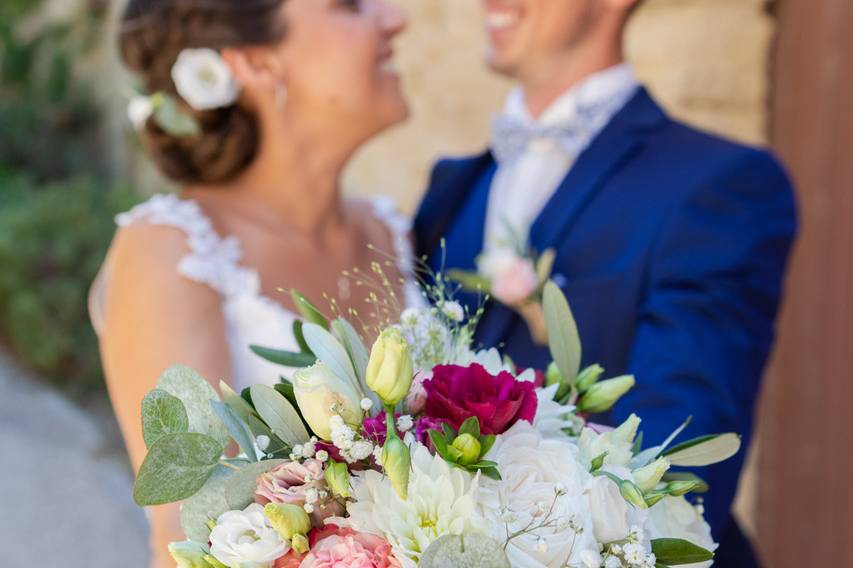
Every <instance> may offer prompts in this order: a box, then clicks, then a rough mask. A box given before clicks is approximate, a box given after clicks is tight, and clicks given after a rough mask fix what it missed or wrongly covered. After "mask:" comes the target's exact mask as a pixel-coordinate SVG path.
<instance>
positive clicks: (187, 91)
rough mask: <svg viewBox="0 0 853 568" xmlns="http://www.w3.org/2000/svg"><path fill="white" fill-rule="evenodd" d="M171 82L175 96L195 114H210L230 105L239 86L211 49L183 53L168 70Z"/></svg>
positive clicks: (216, 53)
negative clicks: (200, 112)
mask: <svg viewBox="0 0 853 568" xmlns="http://www.w3.org/2000/svg"><path fill="white" fill-rule="evenodd" d="M172 81H174V83H175V88H176V89H177V90H178V94H180V95H181V98H183V99H184V100H185V101H186V102H187V104H188V105H190V106H191V107H192V108H194V109H195V110H200V111H204V110H212V109H216V108H222V107H227V106H231V105H233V104H234V103H235V102H237V99H238V97H239V96H240V85H239V84H238V83H237V79H236V78H235V77H234V74H233V73H232V72H231V68H230V67H228V64H227V63H225V60H224V59H222V56H221V55H219V52H218V51H216V50H213V49H208V48H201V49H185V50H183V51H182V52H181V53H180V54H179V55H178V59H177V60H176V61H175V65H174V66H173V67H172Z"/></svg>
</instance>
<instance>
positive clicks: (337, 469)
mask: <svg viewBox="0 0 853 568" xmlns="http://www.w3.org/2000/svg"><path fill="white" fill-rule="evenodd" d="M323 475H324V477H325V479H326V485H327V486H328V487H329V491H331V492H332V494H333V495H337V496H338V497H342V498H344V499H346V498H347V497H349V496H350V479H349V471H348V470H347V465H346V464H345V463H339V462H336V461H330V462H329V465H328V466H327V467H326V472H325V473H324V474H323Z"/></svg>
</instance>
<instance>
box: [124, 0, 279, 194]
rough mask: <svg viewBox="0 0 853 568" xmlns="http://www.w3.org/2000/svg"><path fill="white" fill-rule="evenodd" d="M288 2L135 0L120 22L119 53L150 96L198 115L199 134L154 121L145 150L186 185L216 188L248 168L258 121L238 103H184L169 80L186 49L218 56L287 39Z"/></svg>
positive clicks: (148, 124) (146, 136)
mask: <svg viewBox="0 0 853 568" xmlns="http://www.w3.org/2000/svg"><path fill="white" fill-rule="evenodd" d="M285 1H286V0H130V1H129V2H128V6H127V9H126V10H125V14H124V18H123V20H122V27H121V31H120V34H119V49H120V51H121V56H122V59H123V60H124V62H125V64H126V65H127V67H128V68H130V69H131V70H132V71H134V72H136V73H137V74H138V75H139V76H140V78H141V79H142V81H143V82H144V87H145V89H146V91H147V92H148V93H156V92H158V91H162V92H166V93H169V94H170V95H172V96H173V97H175V99H176V100H178V101H180V104H181V109H182V111H184V112H186V113H189V114H190V115H191V116H193V117H194V118H195V119H196V121H197V122H198V124H199V125H200V127H201V130H202V132H201V134H200V135H198V136H191V137H177V136H173V135H170V134H169V133H168V132H166V131H164V130H163V129H161V128H160V127H159V126H158V125H157V121H156V120H153V119H149V120H148V121H147V122H146V124H145V127H144V129H143V138H144V140H145V145H146V147H147V148H148V150H149V152H150V153H151V155H152V157H153V159H154V161H155V162H156V163H157V165H158V166H159V167H160V169H161V170H162V171H163V172H164V173H165V174H166V175H167V176H168V177H170V178H172V179H173V180H175V181H178V182H181V183H201V184H212V183H219V182H224V181H227V180H229V179H230V178H233V177H234V176H236V175H237V174H238V173H240V171H242V170H243V169H244V168H246V167H247V166H248V165H249V164H250V163H251V162H252V161H253V160H254V158H255V155H256V153H257V150H258V142H259V128H258V123H257V118H256V116H255V115H254V114H253V113H252V112H250V111H249V110H248V109H246V108H243V107H242V106H240V105H239V104H234V105H231V106H228V107H224V108H218V109H214V110H208V111H196V110H193V109H192V108H191V107H190V106H189V105H187V104H185V103H184V102H183V101H182V100H181V99H180V96H179V95H178V93H177V90H176V89H175V84H174V82H173V81H172V66H173V65H174V64H175V61H176V60H177V58H178V54H180V53H181V51H183V50H184V49H188V48H201V47H207V48H212V49H216V50H220V49H223V48H226V47H236V46H241V45H265V44H271V43H275V42H277V41H279V40H280V39H281V38H282V37H283V36H284V33H285V30H284V29H283V28H284V26H283V25H282V24H281V18H280V16H279V10H280V8H281V5H282V3H283V2H285Z"/></svg>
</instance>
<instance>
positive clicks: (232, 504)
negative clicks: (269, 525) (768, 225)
mask: <svg viewBox="0 0 853 568" xmlns="http://www.w3.org/2000/svg"><path fill="white" fill-rule="evenodd" d="M285 461H286V460H265V461H261V462H257V463H252V464H249V465H247V466H244V467H241V468H240V469H239V470H238V471H235V472H234V473H232V474H231V476H230V477H229V478H228V480H227V481H226V482H225V501H226V502H227V503H228V508H229V509H231V510H240V511H242V510H243V509H245V508H246V507H248V506H249V505H250V504H251V503H252V502H253V501H254V500H255V490H256V489H257V487H258V477H260V476H261V475H262V474H264V473H266V472H268V471H270V470H271V469H273V468H275V467H276V466H278V465H281V464H283V463H284V462H285Z"/></svg>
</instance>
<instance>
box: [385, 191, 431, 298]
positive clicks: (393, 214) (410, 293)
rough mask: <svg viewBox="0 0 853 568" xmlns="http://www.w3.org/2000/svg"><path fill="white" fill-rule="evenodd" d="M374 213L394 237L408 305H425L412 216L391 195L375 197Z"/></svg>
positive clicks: (395, 254) (395, 253)
mask: <svg viewBox="0 0 853 568" xmlns="http://www.w3.org/2000/svg"><path fill="white" fill-rule="evenodd" d="M373 214H374V215H375V216H376V218H377V219H379V220H380V221H382V222H383V223H385V225H386V226H387V227H388V230H389V231H390V232H391V235H392V237H393V239H394V251H393V252H394V256H395V257H396V259H397V269H398V270H399V271H400V274H401V275H402V276H403V281H404V282H403V295H404V298H403V299H404V301H405V304H406V307H410V308H411V307H419V306H423V305H424V303H425V301H426V300H425V299H424V297H423V293H422V292H421V288H420V286H418V277H417V271H416V270H415V250H414V247H413V246H412V241H411V236H410V235H411V232H412V218H411V217H409V216H408V215H405V214H403V213H402V212H401V211H400V210H399V209H398V208H397V204H396V203H394V200H393V199H391V198H390V197H386V196H381V197H375V198H374V199H373Z"/></svg>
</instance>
